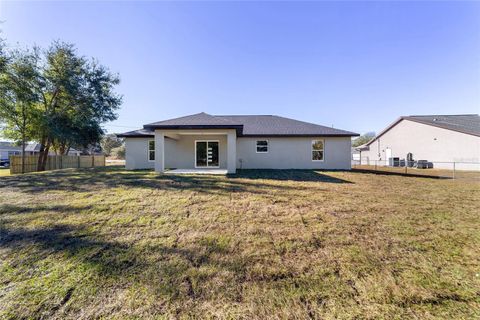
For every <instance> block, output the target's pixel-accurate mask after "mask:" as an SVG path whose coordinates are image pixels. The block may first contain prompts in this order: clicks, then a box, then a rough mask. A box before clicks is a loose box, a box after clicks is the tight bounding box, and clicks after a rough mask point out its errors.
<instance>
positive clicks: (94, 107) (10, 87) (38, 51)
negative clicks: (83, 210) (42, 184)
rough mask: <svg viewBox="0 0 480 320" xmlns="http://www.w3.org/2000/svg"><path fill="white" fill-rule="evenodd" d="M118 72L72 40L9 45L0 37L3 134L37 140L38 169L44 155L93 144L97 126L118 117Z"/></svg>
mask: <svg viewBox="0 0 480 320" xmlns="http://www.w3.org/2000/svg"><path fill="white" fill-rule="evenodd" d="M119 83H120V78H119V76H118V75H117V74H114V73H112V72H110V71H109V69H108V68H107V67H105V66H103V65H102V64H100V63H99V62H98V61H97V60H96V59H93V58H90V59H88V58H86V57H84V56H81V55H79V54H78V53H77V50H76V48H75V46H74V45H73V44H70V43H65V42H61V41H55V42H53V43H52V44H51V45H50V46H49V47H48V48H46V49H42V48H40V47H37V46H35V47H32V48H26V49H11V48H9V47H7V46H6V45H5V42H4V41H0V123H1V125H2V128H1V131H2V132H1V133H2V135H3V136H4V137H6V138H9V139H12V140H15V141H21V145H22V155H23V157H22V172H24V166H25V159H24V155H25V145H26V143H27V142H28V141H38V142H39V143H40V153H39V159H38V170H39V171H43V170H45V166H46V161H47V158H48V153H49V152H50V151H55V152H56V153H57V154H62V155H63V154H68V151H69V149H70V148H78V149H84V148H87V147H88V146H92V145H95V144H98V143H99V142H100V141H101V139H102V136H103V134H104V131H103V129H102V127H101V125H102V124H103V123H105V122H108V121H112V120H115V119H117V113H116V110H118V108H119V107H120V105H121V103H122V97H121V96H120V95H119V94H117V93H116V92H115V88H116V86H117V85H118V84H119Z"/></svg>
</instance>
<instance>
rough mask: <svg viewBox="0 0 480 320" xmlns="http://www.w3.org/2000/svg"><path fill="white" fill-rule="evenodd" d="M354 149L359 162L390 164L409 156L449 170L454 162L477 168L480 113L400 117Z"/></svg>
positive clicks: (479, 147)
mask: <svg viewBox="0 0 480 320" xmlns="http://www.w3.org/2000/svg"><path fill="white" fill-rule="evenodd" d="M357 150H359V151H360V152H361V158H362V164H367V163H370V164H372V163H373V162H375V161H377V162H379V163H381V164H384V165H392V164H394V163H402V159H409V157H410V159H413V160H414V161H415V160H427V161H428V162H432V163H433V165H434V167H435V168H447V169H452V168H453V162H455V167H456V169H466V170H469V169H474V170H478V169H479V168H480V163H479V162H480V116H479V115H478V114H461V115H416V116H415V115H414V116H403V117H400V118H398V119H397V120H396V121H395V122H393V123H392V124H391V125H389V126H388V127H387V128H386V129H385V130H383V131H382V132H380V134H378V135H377V136H376V137H375V138H374V139H372V140H371V141H369V142H368V143H366V144H365V145H363V146H360V147H357ZM393 159H396V160H399V161H396V162H393V161H392V160H393ZM414 161H412V162H414ZM403 163H405V161H403Z"/></svg>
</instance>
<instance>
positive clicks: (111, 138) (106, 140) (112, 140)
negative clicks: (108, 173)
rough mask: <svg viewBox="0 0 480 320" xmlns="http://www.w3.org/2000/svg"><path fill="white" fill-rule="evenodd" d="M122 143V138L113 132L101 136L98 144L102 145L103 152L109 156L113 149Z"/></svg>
mask: <svg viewBox="0 0 480 320" xmlns="http://www.w3.org/2000/svg"><path fill="white" fill-rule="evenodd" d="M123 143H124V141H123V139H121V138H117V136H116V135H115V134H106V135H104V136H103V138H102V141H101V142H100V146H101V147H102V151H103V153H104V154H105V155H106V156H109V155H110V154H111V153H112V150H113V149H115V148H119V147H121V146H122V145H123Z"/></svg>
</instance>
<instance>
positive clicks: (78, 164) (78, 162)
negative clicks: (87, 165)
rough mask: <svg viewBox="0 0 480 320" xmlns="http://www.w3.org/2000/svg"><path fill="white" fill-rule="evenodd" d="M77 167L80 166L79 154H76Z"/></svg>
mask: <svg viewBox="0 0 480 320" xmlns="http://www.w3.org/2000/svg"><path fill="white" fill-rule="evenodd" d="M77 160H78V161H77V168H80V156H77Z"/></svg>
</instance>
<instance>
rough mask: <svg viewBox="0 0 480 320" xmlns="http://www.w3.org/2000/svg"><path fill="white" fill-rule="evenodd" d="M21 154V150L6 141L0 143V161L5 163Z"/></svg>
mask: <svg viewBox="0 0 480 320" xmlns="http://www.w3.org/2000/svg"><path fill="white" fill-rule="evenodd" d="M21 153H22V148H21V147H18V146H15V145H14V144H13V143H11V142H8V141H0V160H1V161H6V160H8V159H9V158H10V156H12V155H19V154H21Z"/></svg>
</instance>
